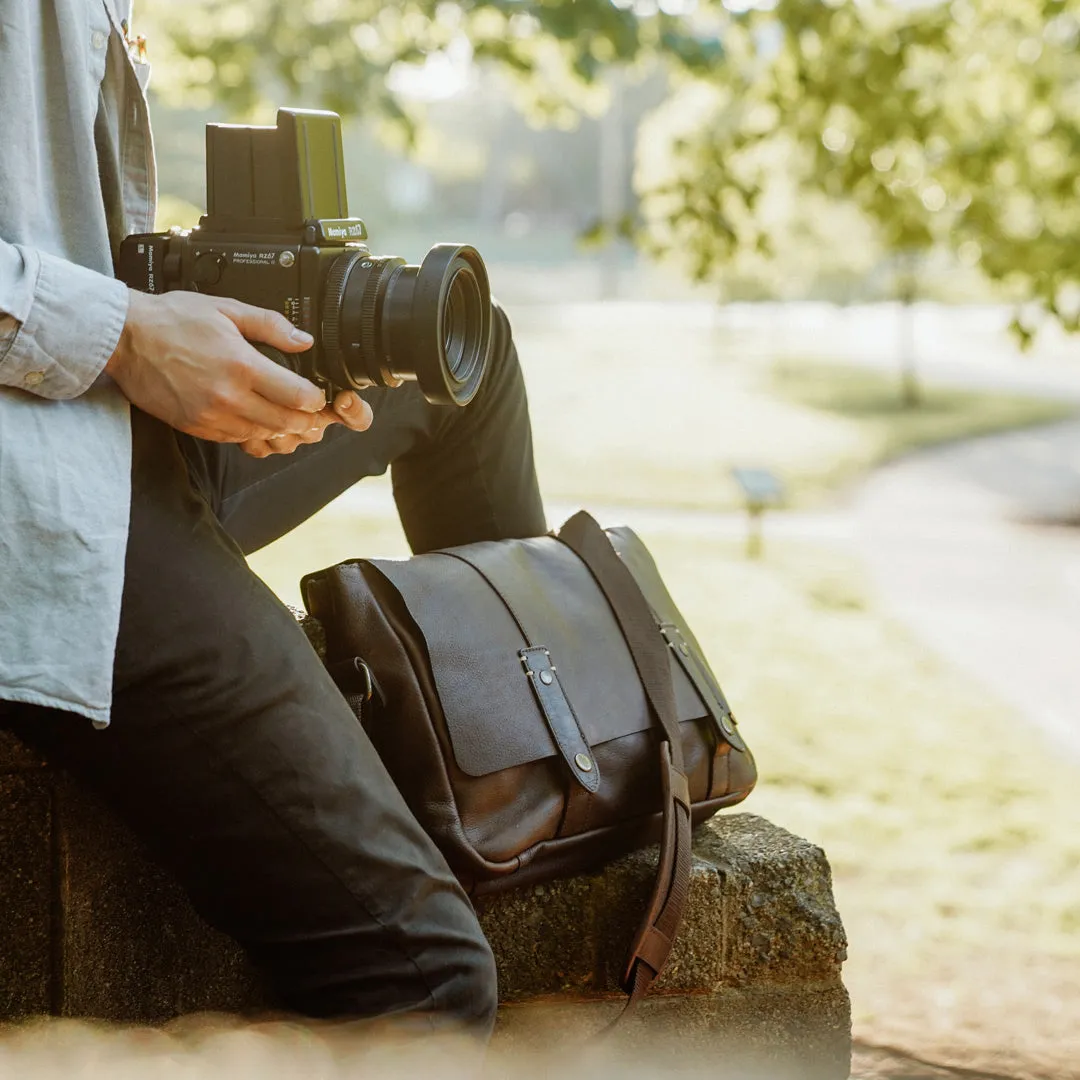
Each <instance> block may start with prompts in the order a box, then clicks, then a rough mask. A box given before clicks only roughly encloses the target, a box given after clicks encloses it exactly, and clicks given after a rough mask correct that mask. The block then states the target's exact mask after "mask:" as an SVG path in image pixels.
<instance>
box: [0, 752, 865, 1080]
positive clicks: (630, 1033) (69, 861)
mask: <svg viewBox="0 0 1080 1080" xmlns="http://www.w3.org/2000/svg"><path fill="white" fill-rule="evenodd" d="M5 754H6V755H7V756H6V757H5V756H3V755H5ZM5 762H6V763H8V764H7V770H8V771H7V773H6V775H0V908H2V909H3V910H4V912H5V913H6V917H5V919H4V920H0V959H2V964H0V1019H5V1018H15V1017H19V1016H26V1015H30V1014H34V1013H43V1012H53V1013H59V1014H60V1015H65V1016H95V1017H101V1018H105V1019H111V1020H120V1021H145V1022H160V1021H164V1020H167V1019H169V1018H171V1017H173V1016H176V1015H178V1014H182V1013H189V1012H195V1011H200V1010H221V1011H229V1012H244V1011H250V1010H258V1009H260V1008H265V1007H267V1006H269V1005H271V1004H272V1002H271V1001H270V999H269V998H268V996H267V995H266V993H265V992H264V990H263V988H262V987H261V985H260V983H259V980H258V978H257V977H256V975H255V974H254V972H253V971H252V970H251V968H250V966H249V965H248V963H247V961H246V958H245V957H244V955H243V953H242V952H241V950H240V949H239V948H238V947H237V946H236V945H235V944H234V943H233V942H232V941H230V940H229V939H227V938H225V937H223V936H222V935H220V934H218V933H217V932H215V931H213V930H212V929H210V928H209V927H207V926H206V925H205V924H204V923H203V922H202V921H201V920H200V919H199V918H198V917H197V916H196V915H195V913H194V912H193V911H192V909H191V907H190V905H189V903H188V901H187V899H186V898H185V897H184V896H183V895H182V893H181V892H180V890H179V888H178V887H177V886H176V885H175V883H174V882H173V881H172V880H171V879H170V878H169V877H168V876H167V875H166V874H165V873H164V872H163V871H162V870H160V869H159V868H158V867H157V866H156V865H155V864H154V863H153V862H152V861H150V860H149V859H148V858H147V857H146V856H145V855H144V854H143V852H142V850H141V848H140V846H139V844H138V842H137V841H136V840H135V839H134V838H133V837H132V836H131V835H130V834H129V832H128V830H127V829H126V828H125V827H124V826H123V825H122V824H120V823H119V822H118V821H116V820H115V819H114V818H113V816H112V815H111V814H110V813H109V812H108V810H107V809H106V808H104V807H103V806H101V805H100V804H99V803H98V801H97V800H96V799H95V798H93V797H92V796H91V795H89V794H88V793H86V792H84V791H82V790H80V789H78V788H77V787H76V786H75V785H74V784H73V783H72V782H71V781H69V780H68V779H67V778H66V777H64V776H63V775H62V774H56V773H54V772H52V771H51V770H48V769H41V768H39V767H35V766H37V764H38V763H37V762H35V761H33V759H32V756H31V755H26V754H25V752H24V753H23V756H21V757H20V755H19V752H18V750H17V749H15V748H14V747H13V746H11V745H10V744H4V743H0V773H4V771H5ZM16 762H21V765H17V764H16ZM655 860H656V852H655V849H653V850H652V851H645V852H638V853H635V854H633V855H629V856H627V857H625V858H622V859H620V860H618V861H616V862H614V863H612V864H611V865H609V866H608V867H606V868H605V869H604V870H602V871H601V872H599V873H597V874H593V875H587V876H583V877H577V878H571V879H565V880H560V881H556V882H551V883H548V884H546V885H537V886H532V887H529V888H526V889H523V890H519V891H515V892H510V893H506V894H504V895H500V896H498V897H494V898H492V899H490V900H487V901H485V902H484V903H483V904H482V905H481V906H480V918H481V922H482V924H483V926H484V929H485V932H486V933H487V935H488V937H489V939H490V941H491V943H492V947H493V949H494V951H495V955H496V960H497V962H498V966H499V975H500V985H501V996H502V998H503V1000H504V1002H505V1003H506V1004H505V1005H504V1007H503V1009H502V1010H501V1013H500V1023H499V1035H498V1037H499V1040H500V1041H505V1040H509V1041H510V1042H511V1043H515V1042H516V1041H519V1040H520V1041H525V1042H528V1041H533V1042H535V1041H537V1040H539V1041H541V1042H542V1041H543V1039H544V1038H545V1036H544V1035H543V1032H544V1031H548V1032H549V1034H548V1036H547V1038H548V1039H550V1038H558V1039H559V1040H560V1041H561V1040H564V1039H565V1038H566V1037H568V1034H569V1033H572V1032H576V1031H580V1032H581V1033H582V1035H583V1036H584V1035H586V1034H588V1033H589V1032H591V1031H593V1030H596V1029H597V1028H599V1027H600V1026H602V1021H603V1020H604V1019H605V1017H607V1016H608V1015H610V1014H611V1013H612V1012H613V1011H616V1010H617V1009H618V1008H619V1004H618V999H619V992H618V979H619V976H620V974H621V965H622V962H623V959H624V955H625V952H626V948H627V944H628V942H629V940H630V937H631V935H632V933H633V931H634V930H635V929H636V926H637V923H638V920H639V917H640V914H641V912H642V910H643V909H644V905H645V901H646V897H647V895H648V893H649V889H650V886H651V883H652V877H653V872H654V868H655ZM844 947H845V942H844V933H843V928H842V926H841V923H840V919H839V916H838V915H837V913H836V910H835V906H834V904H833V899H832V888H831V880H830V872H829V866H828V863H827V861H826V859H825V855H824V853H823V852H822V851H821V850H820V849H819V848H817V847H814V846H813V845H812V844H809V843H807V842H806V841H805V840H801V839H799V838H798V837H795V836H792V835H791V834H790V833H787V832H785V831H784V830H782V829H778V828H776V827H775V826H773V825H771V824H770V823H769V822H767V821H765V820H764V819H762V818H759V817H755V816H753V815H750V814H734V815H727V816H722V817H719V818H715V819H713V821H712V822H710V823H708V824H707V825H705V826H703V827H702V828H701V829H699V830H698V832H697V834H696V836H695V845H694V863H693V870H692V879H691V889H690V898H689V902H688V906H687V913H686V917H685V920H684V924H683V926H682V929H681V931H680V933H679V936H678V939H677V941H676V945H675V949H674V952H673V954H672V959H671V963H670V965H669V968H668V970H667V971H666V972H665V974H664V977H663V979H662V980H661V981H660V983H659V984H658V985H657V987H656V989H655V990H654V993H653V995H652V996H650V998H648V999H647V1000H646V1002H645V1007H644V1008H643V1009H642V1010H641V1012H640V1015H639V1016H637V1017H635V1018H633V1019H631V1020H630V1021H629V1022H628V1023H627V1025H626V1027H625V1029H624V1030H620V1045H622V1044H624V1043H625V1045H627V1046H632V1045H635V1041H641V1043H642V1045H645V1043H648V1044H649V1045H655V1044H656V1040H657V1039H663V1038H664V1037H666V1036H667V1035H670V1036H671V1037H673V1038H675V1037H677V1039H678V1044H679V1045H680V1046H683V1045H688V1043H686V1042H685V1040H691V1041H693V1042H695V1043H696V1044H697V1045H699V1046H701V1047H702V1048H704V1047H706V1046H708V1047H721V1046H723V1047H727V1050H726V1051H725V1053H726V1054H727V1055H728V1058H729V1059H730V1060H732V1061H734V1060H735V1059H736V1057H738V1055H736V1053H735V1051H736V1050H737V1049H738V1048H739V1047H744V1048H753V1051H754V1055H756V1056H755V1060H759V1059H760V1060H769V1061H770V1062H772V1065H771V1066H770V1068H773V1070H774V1074H775V1075H776V1076H777V1077H780V1076H783V1077H786V1076H789V1075H790V1076H792V1077H798V1078H800V1080H809V1078H814V1080H818V1078H820V1080H844V1078H846V1076H847V1066H846V1064H845V1063H846V1061H847V1056H848V1055H849V1053H850V1007H849V1005H848V1001H847V995H846V992H845V991H844V988H843V985H842V983H841V980H840V969H841V963H842V961H843V957H844ZM567 1009H569V1010H570V1011H569V1012H567V1011H566V1010H567ZM635 1033H636V1034H635ZM748 1052H749V1051H748ZM774 1052H775V1053H774ZM769 1054H772V1055H773V1056H772V1057H769V1056H768V1055H769ZM763 1055H764V1056H763ZM776 1055H779V1057H777V1056H776ZM738 1060H740V1061H742V1060H743V1058H742V1057H739V1058H738ZM747 1060H749V1059H747ZM733 1075H734V1074H733Z"/></svg>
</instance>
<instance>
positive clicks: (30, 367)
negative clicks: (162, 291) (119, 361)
mask: <svg viewBox="0 0 1080 1080" xmlns="http://www.w3.org/2000/svg"><path fill="white" fill-rule="evenodd" d="M127 310H128V289H127V286H126V285H124V283H123V282H121V281H117V280H116V279H115V278H111V277H108V276H106V275H105V274H99V273H97V272H96V271H94V270H87V269H86V268H85V267H82V266H78V265H76V264H75V263H71V262H67V261H66V260H65V259H59V258H57V257H56V256H55V255H50V254H48V253H46V252H43V251H38V250H37V249H36V248H32V247H26V246H23V245H19V244H9V243H7V242H6V241H4V240H0V385H3V386H14V387H19V388H20V389H22V390H28V391H30V392H31V393H33V394H37V395H39V396H40V397H46V398H56V399H60V398H72V397H78V395H79V394H82V393H84V392H85V391H86V390H88V389H89V388H90V387H91V386H92V385H93V384H94V381H95V380H96V379H97V377H98V376H99V375H100V374H101V372H102V370H103V369H104V367H105V364H106V363H107V362H108V360H109V357H110V356H112V354H113V352H114V350H115V349H116V345H117V342H118V341H119V340H120V333H121V331H122V330H123V329H124V321H125V320H126V318H127Z"/></svg>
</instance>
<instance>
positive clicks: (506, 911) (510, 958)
mask: <svg viewBox="0 0 1080 1080" xmlns="http://www.w3.org/2000/svg"><path fill="white" fill-rule="evenodd" d="M655 867H656V849H655V848H654V849H651V850H648V851H643V852H637V853H635V854H633V855H629V856H626V857H625V858H622V859H619V860H618V861H617V862H614V863H611V864H610V865H609V866H607V867H605V868H604V870H603V871H602V872H601V873H599V874H594V875H588V876H583V877H576V878H568V879H565V880H561V881H555V882H551V883H549V884H546V885H536V886H532V887H529V888H525V889H521V890H517V891H515V892H511V893H508V894H506V895H503V896H498V897H496V898H494V899H493V900H490V901H487V902H486V903H484V904H483V905H482V906H481V909H480V921H481V923H482V924H483V926H484V932H485V933H486V934H487V936H488V940H489V941H490V942H491V944H492V948H493V949H494V951H495V954H496V956H497V957H498V959H499V964H500V975H501V976H502V987H503V990H502V997H503V999H504V1000H506V1001H518V1000H521V999H523V998H528V997H535V996H537V995H546V994H558V993H575V994H588V993H604V992H608V993H616V992H618V989H619V978H620V976H621V974H622V970H621V966H622V963H623V960H624V957H625V953H626V948H627V943H628V942H629V941H630V939H631V938H632V936H633V933H634V931H635V930H636V929H637V925H638V921H639V919H640V917H641V913H642V912H643V911H644V910H645V905H646V903H647V900H648V895H649V890H650V888H651V886H652V881H653V875H654V872H655ZM845 949H846V939H845V937H844V930H843V926H842V925H841V923H840V917H839V915H838V914H837V913H836V908H835V905H834V903H833V898H832V880H831V874H830V870H829V864H828V862H827V860H826V858H825V853H824V852H823V851H822V850H821V849H820V848H818V847H815V846H814V845H813V844H810V843H808V842H807V841H805V840H802V839H800V838H799V837H796V836H793V835H792V834H791V833H789V832H786V831H784V830H783V829H779V828H777V827H776V826H775V825H772V824H770V823H769V822H767V821H765V820H764V819H763V818H759V817H756V816H754V815H752V814H732V815H727V816H721V817H717V818H714V819H713V820H712V821H710V822H708V823H707V824H706V825H704V826H702V827H701V828H700V829H698V830H697V832H696V834H695V836H694V860H693V864H692V868H691V878H690V896H689V900H688V902H687V907H686V914H685V916H684V918H683V924H682V927H681V928H680V931H679V935H678V937H677V939H676V942H675V948H674V950H673V952H672V955H671V960H670V962H669V964H668V967H667V970H666V971H665V972H664V974H663V976H662V977H661V978H660V980H659V981H658V982H657V984H656V987H655V988H654V990H653V993H675V994H687V993H713V992H716V991H718V990H720V989H722V988H726V987H746V986H769V987H774V986H775V987H782V986H792V985H794V986H803V987H817V986H836V985H839V984H840V966H841V964H842V963H843V960H844V956H845Z"/></svg>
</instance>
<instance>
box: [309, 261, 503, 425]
mask: <svg viewBox="0 0 1080 1080" xmlns="http://www.w3.org/2000/svg"><path fill="white" fill-rule="evenodd" d="M322 328H323V345H324V352H325V366H326V371H325V374H326V376H327V378H329V379H330V381H331V382H333V383H335V384H336V385H338V386H348V387H352V388H354V389H362V388H363V387H365V386H399V385H400V384H401V383H402V381H404V380H409V379H413V380H416V382H417V383H418V384H419V386H420V390H421V392H422V393H423V395H424V397H426V398H427V399H428V401H431V402H434V403H435V404H442V405H467V404H468V403H469V402H470V401H471V400H472V399H473V397H474V396H475V394H476V391H477V390H478V389H479V387H480V382H481V380H482V379H483V377H484V372H485V370H486V368H487V359H488V352H489V350H490V347H491V290H490V286H489V285H488V277H487V269H486V267H485V266H484V261H483V259H481V258H480V255H479V254H478V253H477V251H476V250H475V249H474V248H472V247H469V246H467V245H463V244H437V245H436V246H435V247H433V248H432V249H431V250H430V251H429V252H428V253H427V255H426V256H424V260H423V262H422V263H421V264H420V265H419V266H409V265H406V263H405V261H404V260H403V259H399V258H394V257H386V256H376V255H371V254H369V253H368V252H365V251H351V252H347V253H346V254H344V255H341V256H340V257H339V258H338V259H336V260H335V262H334V263H333V265H332V266H331V268H330V272H329V275H328V277H327V281H326V289H325V302H324V306H323V327H322Z"/></svg>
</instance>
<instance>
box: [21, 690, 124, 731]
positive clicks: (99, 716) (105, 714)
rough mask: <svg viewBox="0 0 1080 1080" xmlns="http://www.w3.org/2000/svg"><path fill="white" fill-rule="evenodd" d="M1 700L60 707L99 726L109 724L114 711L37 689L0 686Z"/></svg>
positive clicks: (52, 707)
mask: <svg viewBox="0 0 1080 1080" xmlns="http://www.w3.org/2000/svg"><path fill="white" fill-rule="evenodd" d="M0 701H13V702H17V703H18V704H20V705H38V706H40V707H41V708H43V709H58V710H59V711H60V712H68V713H75V714H76V715H78V716H82V717H83V718H85V719H87V720H90V721H91V722H92V723H93V724H94V726H95V727H98V728H105V727H108V726H109V723H110V713H111V711H112V710H111V709H109V708H101V707H97V706H94V705H83V704H81V703H76V702H72V701H64V700H63V699H62V698H58V697H54V696H53V695H52V694H41V693H38V691H36V690H8V689H5V688H3V687H0Z"/></svg>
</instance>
